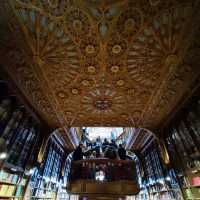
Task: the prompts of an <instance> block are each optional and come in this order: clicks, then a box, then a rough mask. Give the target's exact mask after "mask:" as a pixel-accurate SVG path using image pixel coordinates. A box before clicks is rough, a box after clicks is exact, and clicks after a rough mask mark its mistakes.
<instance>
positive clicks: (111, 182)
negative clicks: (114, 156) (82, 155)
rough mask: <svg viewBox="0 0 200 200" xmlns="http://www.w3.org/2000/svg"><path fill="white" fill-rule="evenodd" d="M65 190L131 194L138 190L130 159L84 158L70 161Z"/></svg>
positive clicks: (82, 192)
mask: <svg viewBox="0 0 200 200" xmlns="http://www.w3.org/2000/svg"><path fill="white" fill-rule="evenodd" d="M67 190H68V192H69V193H71V194H79V195H83V194H86V195H94V194H95V195H102V194H104V195H133V194H136V193H138V192H139V186H138V181H137V173H136V168H135V163H134V161H132V160H110V159H86V160H80V161H75V162H72V165H71V171H70V176H69V182H68V185H67Z"/></svg>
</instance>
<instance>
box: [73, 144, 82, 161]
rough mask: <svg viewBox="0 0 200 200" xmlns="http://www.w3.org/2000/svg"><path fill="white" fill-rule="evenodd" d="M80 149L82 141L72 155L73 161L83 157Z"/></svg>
mask: <svg viewBox="0 0 200 200" xmlns="http://www.w3.org/2000/svg"><path fill="white" fill-rule="evenodd" d="M82 149H83V143H80V144H79V145H78V147H77V148H76V149H75V151H74V153H73V155H72V159H73V161H76V160H82V159H83V156H84V153H83V150H82Z"/></svg>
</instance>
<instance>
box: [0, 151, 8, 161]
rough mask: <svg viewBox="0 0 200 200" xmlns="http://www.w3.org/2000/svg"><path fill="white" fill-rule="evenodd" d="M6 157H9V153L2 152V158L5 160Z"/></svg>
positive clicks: (0, 158)
mask: <svg viewBox="0 0 200 200" xmlns="http://www.w3.org/2000/svg"><path fill="white" fill-rule="evenodd" d="M6 158H7V153H6V152H2V153H0V160H4V159H6Z"/></svg>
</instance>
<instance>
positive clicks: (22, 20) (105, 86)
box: [5, 0, 200, 129]
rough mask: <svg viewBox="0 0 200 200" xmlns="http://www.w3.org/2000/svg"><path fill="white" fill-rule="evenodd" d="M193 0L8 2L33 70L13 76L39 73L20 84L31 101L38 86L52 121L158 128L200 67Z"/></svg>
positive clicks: (25, 76)
mask: <svg viewBox="0 0 200 200" xmlns="http://www.w3.org/2000/svg"><path fill="white" fill-rule="evenodd" d="M197 2H198V1H195V0H194V1H178V0H176V1H174V0H167V1H166V0H124V1H123V0H118V1H114V0H107V1H105V0H102V1H99V0H85V1H81V0H59V1H58V0H48V1H47V0H42V1H41V0H40V1H39V0H12V1H6V2H5V5H6V6H7V7H9V8H10V9H11V10H12V15H14V16H15V18H16V19H15V22H16V23H13V19H10V25H11V26H10V31H11V33H16V40H17V38H20V37H21V36H20V35H23V36H24V41H23V42H22V43H26V45H25V46H26V48H27V49H28V50H27V51H26V50H25V51H24V54H23V56H25V57H26V58H27V59H29V60H27V59H26V60H27V62H28V63H26V64H28V65H29V67H28V68H30V69H28V70H32V71H31V72H30V73H29V72H28V71H27V73H21V72H20V73H21V74H20V76H19V78H18V79H15V77H14V76H13V79H14V81H16V83H20V82H21V81H22V80H24V79H26V80H27V81H29V80H31V79H32V78H31V77H34V78H35V79H36V80H37V84H35V86H28V87H26V88H24V86H23V87H21V89H22V90H23V91H24V92H25V93H26V95H27V93H29V94H31V95H30V96H29V95H28V98H29V99H30V102H32V103H33V104H34V105H40V103H39V102H40V101H38V100H37V99H35V97H33V96H35V95H33V94H34V91H38V90H39V91H41V94H37V95H36V96H40V97H44V98H43V101H44V104H45V102H47V103H46V104H47V105H48V104H49V105H50V106H49V109H50V110H52V112H51V111H50V110H49V111H48V112H47V111H45V110H42V109H40V107H43V104H41V105H40V107H39V109H40V111H41V112H42V113H43V115H44V116H45V118H46V119H47V121H48V120H49V121H51V118H56V120H55V119H54V122H56V121H57V126H64V125H67V126H143V127H148V128H151V129H153V128H156V127H158V126H159V125H160V124H161V123H162V122H163V120H165V119H166V118H167V117H168V115H169V114H170V112H171V111H172V110H173V109H174V107H175V106H176V105H177V103H178V102H179V101H180V100H181V98H182V97H183V95H184V94H185V93H186V92H187V91H188V88H189V87H190V86H191V84H192V83H193V81H194V80H195V78H196V77H197V76H198V74H199V71H200V67H199V55H198V53H197V52H196V49H198V48H199V46H198V43H197V42H196V40H195V38H197V36H198V34H199V32H198V30H199V29H198V28H199V26H200V23H198V20H199V16H198V12H196V9H197V8H198V3H197ZM7 14H8V15H10V14H11V13H7ZM13 24H14V27H17V29H18V30H20V31H18V32H16V28H13ZM18 44H20V41H18ZM23 46H24V45H22V46H21V48H23ZM28 52H29V53H28ZM25 54H28V55H25ZM10 68H11V71H12V70H13V69H12V68H13V67H12V66H10ZM30 76H31V77H30ZM39 88H41V90H40V89H39ZM45 98H47V99H45ZM49 113H51V114H49ZM48 118H49V119H48Z"/></svg>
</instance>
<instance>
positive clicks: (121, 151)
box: [118, 144, 126, 160]
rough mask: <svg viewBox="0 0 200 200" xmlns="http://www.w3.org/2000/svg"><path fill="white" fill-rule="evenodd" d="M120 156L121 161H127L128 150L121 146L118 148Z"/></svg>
mask: <svg viewBox="0 0 200 200" xmlns="http://www.w3.org/2000/svg"><path fill="white" fill-rule="evenodd" d="M118 155H119V158H120V159H121V160H126V150H125V149H124V147H123V146H122V145H121V144H120V145H119V148H118Z"/></svg>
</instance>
